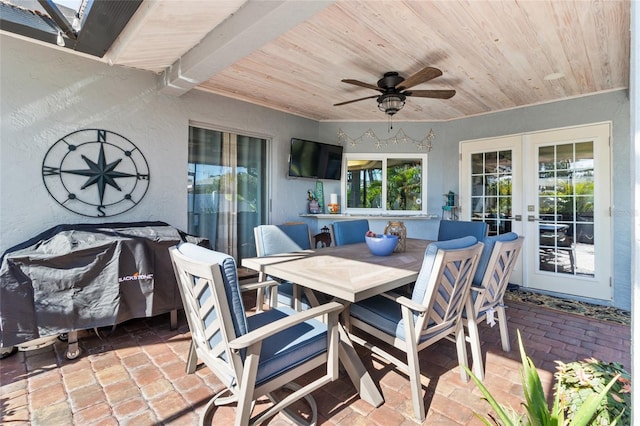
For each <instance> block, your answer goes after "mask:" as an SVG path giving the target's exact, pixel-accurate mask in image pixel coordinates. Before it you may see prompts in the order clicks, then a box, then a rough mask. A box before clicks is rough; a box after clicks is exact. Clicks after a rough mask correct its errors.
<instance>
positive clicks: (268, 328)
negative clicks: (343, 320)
mask: <svg viewBox="0 0 640 426" xmlns="http://www.w3.org/2000/svg"><path fill="white" fill-rule="evenodd" d="M343 309H344V305H342V304H341V303H338V302H329V303H325V304H324V305H320V306H316V307H315V308H311V309H307V310H304V311H302V312H298V313H296V314H295V315H291V316H289V317H287V318H282V319H279V320H278V321H275V322H272V323H270V324H267V325H264V326H262V327H260V328H257V329H255V330H253V331H251V332H249V333H247V334H245V335H243V336H240V337H238V338H237V339H234V340H232V341H230V342H229V348H231V349H235V350H237V349H244V348H247V347H249V346H251V345H253V344H255V343H257V342H260V341H262V340H264V339H266V338H267V337H269V336H272V335H274V334H276V333H279V332H281V331H282V330H286V329H287V328H289V327H291V326H294V325H296V324H300V323H303V322H305V321H307V320H309V319H311V318H315V317H318V316H321V315H324V314H330V313H333V312H335V313H336V315H337V313H338V312H340V311H342V310H343Z"/></svg>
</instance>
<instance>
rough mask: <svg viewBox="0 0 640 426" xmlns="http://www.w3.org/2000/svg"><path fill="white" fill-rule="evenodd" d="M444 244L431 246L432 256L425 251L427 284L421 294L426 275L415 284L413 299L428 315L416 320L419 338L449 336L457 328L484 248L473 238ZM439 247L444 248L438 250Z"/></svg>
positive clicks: (424, 263) (429, 252)
mask: <svg viewBox="0 0 640 426" xmlns="http://www.w3.org/2000/svg"><path fill="white" fill-rule="evenodd" d="M445 243H447V244H443V243H442V242H440V243H432V244H433V245H434V247H435V248H436V252H435V254H434V253H433V247H432V248H431V250H429V248H427V251H426V255H425V261H424V262H423V268H427V269H428V270H429V275H428V276H427V277H426V279H428V283H427V285H426V288H425V289H424V291H422V290H420V287H424V284H423V283H420V282H419V281H420V280H421V279H422V280H424V279H425V276H423V277H420V275H422V274H423V271H422V270H421V272H420V275H419V276H418V281H416V287H415V288H414V292H413V295H412V300H413V301H414V302H417V303H419V304H421V305H423V306H426V307H427V315H424V316H420V317H418V318H416V334H417V335H418V336H419V335H423V336H431V335H434V334H439V333H442V332H448V333H450V332H451V329H453V328H455V327H456V326H457V325H456V324H457V323H458V322H459V321H460V317H461V315H462V311H463V309H464V306H465V302H466V300H467V298H468V295H469V289H470V287H471V280H472V279H473V275H474V273H475V269H476V267H477V264H478V259H479V257H480V253H481V252H482V246H483V245H482V243H478V242H477V241H476V240H475V238H473V237H466V238H461V239H457V240H452V241H446V242H445ZM440 245H442V246H444V247H439V246H440ZM447 246H453V247H455V248H447ZM457 247H460V248H457ZM431 257H432V258H433V261H431V259H430V258H431ZM425 274H426V271H425ZM447 330H448V331H447Z"/></svg>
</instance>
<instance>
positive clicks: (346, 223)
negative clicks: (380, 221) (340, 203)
mask: <svg viewBox="0 0 640 426" xmlns="http://www.w3.org/2000/svg"><path fill="white" fill-rule="evenodd" d="M332 227H333V241H334V242H335V244H336V245H337V246H343V245H345V244H355V243H364V242H365V238H364V237H365V234H366V233H367V231H368V230H369V221H368V220H367V219H356V220H338V221H335V222H333V225H332Z"/></svg>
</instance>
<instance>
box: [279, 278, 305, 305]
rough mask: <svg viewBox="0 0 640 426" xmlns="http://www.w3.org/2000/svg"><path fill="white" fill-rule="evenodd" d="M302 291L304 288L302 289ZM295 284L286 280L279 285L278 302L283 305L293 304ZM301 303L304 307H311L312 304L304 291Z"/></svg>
mask: <svg viewBox="0 0 640 426" xmlns="http://www.w3.org/2000/svg"><path fill="white" fill-rule="evenodd" d="M300 290H301V291H302V289H300ZM293 301H294V298H293V284H292V283H291V282H290V281H284V282H282V283H280V285H278V302H280V303H282V304H283V305H287V306H293ZM300 304H301V307H302V309H309V308H310V307H311V304H310V303H309V300H308V299H307V296H305V295H304V293H302V295H301V297H300Z"/></svg>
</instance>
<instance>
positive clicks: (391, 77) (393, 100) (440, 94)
mask: <svg viewBox="0 0 640 426" xmlns="http://www.w3.org/2000/svg"><path fill="white" fill-rule="evenodd" d="M441 75H442V71H440V70H439V69H438V68H433V67H426V68H423V69H422V70H420V71H418V72H417V73H415V74H413V75H411V76H409V77H407V78H406V79H405V78H404V77H401V76H400V75H399V74H398V73H397V72H395V71H390V72H386V73H384V76H383V77H382V78H381V79H380V80H378V83H377V85H375V86H374V85H373V84H369V83H364V82H362V81H359V80H352V79H345V80H342V82H343V83H348V84H354V85H356V86H360V87H366V88H367V89H373V90H377V91H378V92H380V93H381V94H379V95H373V96H366V97H364V98H359V99H353V100H350V101H346V102H340V103H337V104H334V105H333V106H340V105H346V104H350V103H353V102H359V101H363V100H365V99H373V98H378V99H377V100H378V108H379V109H380V111H383V112H384V113H385V114H387V115H389V116H392V115H394V114H395V113H396V112H398V111H400V110H401V109H402V107H403V106H404V101H405V100H406V98H407V97H408V96H415V97H418V98H435V99H449V98H451V97H452V96H453V95H455V94H456V91H455V90H408V89H410V88H412V87H413V86H416V85H418V84H421V83H425V82H427V81H429V80H432V79H434V78H436V77H440V76H441Z"/></svg>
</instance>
